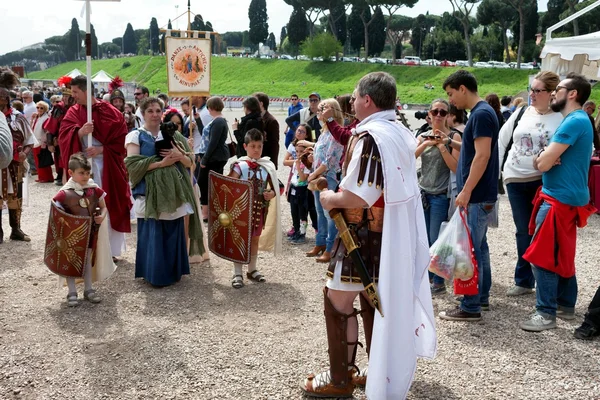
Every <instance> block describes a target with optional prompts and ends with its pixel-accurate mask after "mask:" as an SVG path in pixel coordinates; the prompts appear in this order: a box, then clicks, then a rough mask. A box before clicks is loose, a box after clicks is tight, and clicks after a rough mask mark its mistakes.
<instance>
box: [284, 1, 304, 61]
mask: <svg viewBox="0 0 600 400" xmlns="http://www.w3.org/2000/svg"><path fill="white" fill-rule="evenodd" d="M287 34H288V36H287V37H288V40H289V42H290V44H291V45H292V47H293V48H294V49H295V50H296V52H297V49H298V48H299V46H300V43H302V42H303V41H304V40H305V39H306V38H307V37H308V21H307V20H306V14H305V13H304V11H302V9H300V8H294V10H293V11H292V15H290V21H289V22H288V26H287Z"/></svg>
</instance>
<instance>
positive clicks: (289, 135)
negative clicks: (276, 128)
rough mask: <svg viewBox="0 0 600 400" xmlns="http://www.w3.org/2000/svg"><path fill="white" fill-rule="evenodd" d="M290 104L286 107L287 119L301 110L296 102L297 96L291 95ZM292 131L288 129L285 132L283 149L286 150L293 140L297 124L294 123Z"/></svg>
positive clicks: (300, 104) (298, 102)
mask: <svg viewBox="0 0 600 400" xmlns="http://www.w3.org/2000/svg"><path fill="white" fill-rule="evenodd" d="M291 97H292V104H290V106H289V107H288V117H290V116H292V115H294V114H296V113H297V112H298V111H300V110H302V103H300V101H299V100H298V95H297V94H293V95H292V96H291ZM293 125H294V129H292V128H290V127H288V129H287V131H286V132H285V148H286V149H287V148H288V146H289V145H290V143H292V140H294V134H295V133H296V128H297V127H298V123H296V122H294V123H293Z"/></svg>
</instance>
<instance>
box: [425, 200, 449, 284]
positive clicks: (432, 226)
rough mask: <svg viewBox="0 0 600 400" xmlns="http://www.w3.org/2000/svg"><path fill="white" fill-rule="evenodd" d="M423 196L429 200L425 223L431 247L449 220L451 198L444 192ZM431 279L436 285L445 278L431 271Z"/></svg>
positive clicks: (441, 282)
mask: <svg viewBox="0 0 600 400" xmlns="http://www.w3.org/2000/svg"><path fill="white" fill-rule="evenodd" d="M423 196H425V199H426V200H427V204H429V207H427V209H426V210H424V211H425V225H426V227H427V239H429V247H431V245H433V244H434V243H435V241H436V240H437V238H438V236H439V234H440V227H441V226H442V222H444V221H448V207H449V206H450V199H449V198H448V196H447V195H446V194H445V193H444V194H427V193H424V192H423ZM429 279H433V283H434V284H435V285H443V284H444V278H442V277H441V276H438V275H436V274H434V273H433V272H429Z"/></svg>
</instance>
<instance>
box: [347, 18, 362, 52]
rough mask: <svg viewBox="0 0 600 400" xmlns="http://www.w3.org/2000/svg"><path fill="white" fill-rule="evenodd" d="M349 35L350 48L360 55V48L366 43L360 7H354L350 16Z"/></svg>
mask: <svg viewBox="0 0 600 400" xmlns="http://www.w3.org/2000/svg"><path fill="white" fill-rule="evenodd" d="M348 37H349V39H350V48H351V49H352V50H354V51H355V52H356V53H357V54H358V57H360V49H361V47H363V45H364V44H365V31H364V29H363V27H362V21H361V19H360V9H359V8H358V7H354V6H353V7H352V12H351V13H350V15H349V16H348Z"/></svg>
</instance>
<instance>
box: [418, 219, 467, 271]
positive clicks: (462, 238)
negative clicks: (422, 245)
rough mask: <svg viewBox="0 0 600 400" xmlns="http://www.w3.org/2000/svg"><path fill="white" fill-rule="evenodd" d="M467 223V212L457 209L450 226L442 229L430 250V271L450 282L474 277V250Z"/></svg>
mask: <svg viewBox="0 0 600 400" xmlns="http://www.w3.org/2000/svg"><path fill="white" fill-rule="evenodd" d="M461 214H462V216H461ZM466 221H467V213H466V211H464V209H461V208H457V209H456V211H454V214H453V215H452V218H450V221H448V224H447V225H446V226H445V227H444V228H443V229H440V235H439V236H438V238H437V240H436V241H435V243H434V244H433V245H432V246H431V248H430V249H429V255H430V260H429V271H431V272H433V273H434V274H436V275H438V276H440V277H442V278H444V279H449V280H452V279H460V280H469V279H471V278H472V277H473V274H474V267H473V262H472V258H471V254H472V253H471V252H472V248H471V240H470V237H469V231H468V228H467V226H466Z"/></svg>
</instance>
